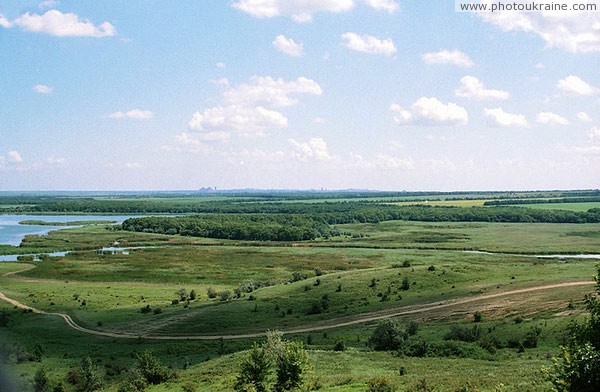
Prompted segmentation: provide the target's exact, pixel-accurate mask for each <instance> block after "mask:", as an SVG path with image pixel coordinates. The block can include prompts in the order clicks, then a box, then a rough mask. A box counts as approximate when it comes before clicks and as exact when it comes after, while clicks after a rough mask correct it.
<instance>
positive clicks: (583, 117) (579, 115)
mask: <svg viewBox="0 0 600 392" xmlns="http://www.w3.org/2000/svg"><path fill="white" fill-rule="evenodd" d="M577 119H578V120H579V121H581V122H586V123H589V122H592V118H591V117H590V115H589V114H587V113H586V112H579V113H577Z"/></svg>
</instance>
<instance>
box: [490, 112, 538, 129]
mask: <svg viewBox="0 0 600 392" xmlns="http://www.w3.org/2000/svg"><path fill="white" fill-rule="evenodd" d="M483 114H484V115H485V117H486V118H487V119H488V124H489V125H490V126H493V127H522V128H527V127H529V123H528V122H527V119H526V118H525V116H523V115H522V114H512V113H507V112H505V111H504V110H503V109H502V108H495V109H488V108H485V109H483Z"/></svg>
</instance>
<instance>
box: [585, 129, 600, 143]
mask: <svg viewBox="0 0 600 392" xmlns="http://www.w3.org/2000/svg"><path fill="white" fill-rule="evenodd" d="M588 138H589V139H590V140H591V141H592V142H594V143H595V142H600V128H599V127H593V128H592V129H590V131H589V132H588Z"/></svg>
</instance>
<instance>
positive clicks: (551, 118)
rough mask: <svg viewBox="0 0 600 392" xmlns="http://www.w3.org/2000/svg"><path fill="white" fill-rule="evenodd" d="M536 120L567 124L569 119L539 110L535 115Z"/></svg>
mask: <svg viewBox="0 0 600 392" xmlns="http://www.w3.org/2000/svg"><path fill="white" fill-rule="evenodd" d="M536 121H537V122H538V123H540V124H546V125H568V124H569V120H567V119H566V118H564V117H562V116H559V115H558V114H555V113H551V112H540V113H538V115H537V117H536Z"/></svg>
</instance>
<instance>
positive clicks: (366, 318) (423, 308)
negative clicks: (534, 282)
mask: <svg viewBox="0 0 600 392" xmlns="http://www.w3.org/2000/svg"><path fill="white" fill-rule="evenodd" d="M30 268H35V266H29V267H27V268H25V269H23V270H21V271H14V272H9V273H7V274H4V276H9V275H14V274H16V273H18V272H23V271H26V270H28V269H30ZM595 283H596V282H594V281H574V282H564V283H556V284H549V285H542V286H534V287H528V288H523V289H517V290H508V291H501V292H497V293H490V294H482V295H476V296H472V297H465V298H460V299H455V300H448V301H439V302H432V303H428V304H422V305H412V306H401V307H396V308H392V309H385V310H380V311H375V312H369V313H363V314H358V315H354V316H351V317H345V318H336V319H330V320H326V321H320V322H317V323H314V324H313V325H308V326H304V327H297V328H291V329H287V330H283V331H282V332H283V333H284V334H294V333H305V332H315V331H322V330H326V329H332V328H340V327H347V326H351V325H356V324H363V323H367V322H371V321H377V320H382V319H386V318H391V317H398V316H406V315H411V314H418V313H425V312H430V311H433V310H438V309H444V308H450V307H456V306H460V305H465V304H469V303H473V302H481V301H486V300H490V299H496V298H501V297H508V296H513V295H519V294H526V293H530V292H534V291H542V290H552V289H559V288H564V287H573V286H584V285H592V284H595ZM0 300H2V301H6V302H8V303H10V304H11V305H13V306H15V307H17V308H20V309H24V310H28V311H31V312H33V313H36V314H43V315H53V316H58V317H60V318H62V319H63V320H64V321H65V322H66V323H67V325H68V326H69V327H70V328H72V329H75V330H77V331H80V332H83V333H87V334H90V335H95V336H103V337H108V338H116V339H149V340H216V339H228V340H230V339H247V338H258V337H262V336H265V335H266V332H254V333H243V334H230V335H189V336H157V335H135V334H129V333H120V332H105V331H97V330H93V329H89V328H85V327H82V326H81V325H79V324H77V323H76V322H75V321H74V320H73V319H72V318H71V316H69V315H68V314H64V313H50V312H45V311H43V310H40V309H36V308H32V307H30V306H27V305H25V304H22V303H20V302H19V301H17V300H14V299H12V298H8V297H7V296H5V295H4V294H3V293H1V292H0Z"/></svg>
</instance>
